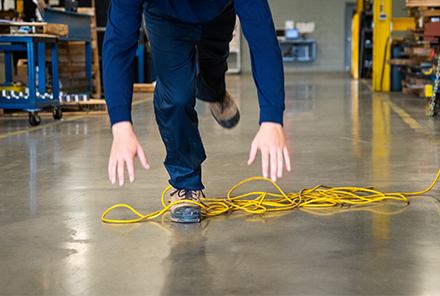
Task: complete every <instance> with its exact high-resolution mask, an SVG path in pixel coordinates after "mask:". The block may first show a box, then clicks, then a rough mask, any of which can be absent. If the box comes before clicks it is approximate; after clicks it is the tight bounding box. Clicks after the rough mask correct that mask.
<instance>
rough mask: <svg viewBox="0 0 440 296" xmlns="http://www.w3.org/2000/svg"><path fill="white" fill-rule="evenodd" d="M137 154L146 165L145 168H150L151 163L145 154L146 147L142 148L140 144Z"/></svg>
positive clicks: (143, 164)
mask: <svg viewBox="0 0 440 296" xmlns="http://www.w3.org/2000/svg"><path fill="white" fill-rule="evenodd" d="M137 155H138V157H139V161H140V162H141V164H142V166H143V167H144V169H146V170H149V169H150V165H149V164H148V161H147V157H146V156H145V152H144V149H142V147H141V146H139V148H138V150H137Z"/></svg>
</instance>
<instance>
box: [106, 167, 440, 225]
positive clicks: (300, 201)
mask: <svg viewBox="0 0 440 296" xmlns="http://www.w3.org/2000/svg"><path fill="white" fill-rule="evenodd" d="M439 177H440V170H439V171H438V173H437V176H436V178H435V180H434V182H433V183H432V184H431V186H430V187H429V188H428V189H426V190H423V191H419V192H409V193H404V192H397V193H381V192H379V191H376V190H373V188H372V187H365V188H357V187H329V186H324V185H318V186H316V187H315V188H310V189H303V190H301V191H300V192H299V193H289V194H285V193H284V191H283V190H281V188H280V187H279V186H278V185H277V184H276V183H275V182H273V181H272V180H270V179H266V178H263V177H253V178H249V179H246V180H243V181H241V182H240V183H238V184H237V185H235V186H234V187H232V189H231V190H229V192H228V194H227V196H226V198H202V199H201V202H200V203H198V202H195V201H189V200H181V201H177V202H175V203H172V204H169V205H166V204H165V193H166V192H167V191H168V190H169V189H170V188H172V187H171V186H168V187H167V188H166V189H165V190H164V191H163V193H162V205H163V207H164V208H163V209H162V210H160V211H156V212H154V213H151V214H148V215H142V214H141V213H139V212H138V211H136V210H135V209H134V208H133V207H131V206H129V205H126V204H117V205H114V206H112V207H110V208H109V209H107V210H106V211H105V212H104V213H103V214H102V217H101V219H102V221H103V222H108V223H136V222H140V221H142V220H151V219H155V218H157V217H159V216H161V215H163V214H165V213H166V212H168V211H169V209H170V207H171V206H173V205H174V204H177V203H182V202H186V203H193V204H196V205H199V206H200V207H201V209H202V215H204V216H217V215H221V214H223V213H226V212H228V211H238V210H242V211H246V212H248V213H252V214H262V213H266V212H275V211H285V210H292V209H295V208H306V207H313V208H328V207H335V206H343V205H365V204H369V203H374V202H379V201H384V200H398V201H404V202H406V203H407V204H409V200H408V199H407V198H406V197H405V196H414V195H420V194H423V193H426V192H428V191H430V190H431V189H432V188H433V187H434V185H435V184H436V183H437V180H438V179H439ZM254 180H265V181H267V182H270V183H272V184H273V185H274V186H275V187H276V188H277V189H278V191H279V194H274V193H268V192H249V193H246V194H243V195H239V196H234V197H232V196H231V194H232V192H233V191H234V190H235V189H237V188H238V187H240V186H241V185H243V184H244V183H247V182H250V181H254ZM255 195H257V197H256V198H254V199H245V198H246V197H248V196H255ZM121 207H124V208H128V209H130V210H131V211H133V213H135V214H136V215H138V216H139V218H137V219H129V220H117V219H108V218H106V216H107V214H108V212H110V211H111V210H113V209H115V208H121Z"/></svg>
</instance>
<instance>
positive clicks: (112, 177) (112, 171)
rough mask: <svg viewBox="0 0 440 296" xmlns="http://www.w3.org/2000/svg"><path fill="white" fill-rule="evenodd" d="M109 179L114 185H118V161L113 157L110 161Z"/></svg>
mask: <svg viewBox="0 0 440 296" xmlns="http://www.w3.org/2000/svg"><path fill="white" fill-rule="evenodd" d="M108 178H109V179H110V182H111V183H112V184H115V183H116V161H115V160H114V158H113V157H110V159H109V161H108Z"/></svg>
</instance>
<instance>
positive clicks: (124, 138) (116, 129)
mask: <svg viewBox="0 0 440 296" xmlns="http://www.w3.org/2000/svg"><path fill="white" fill-rule="evenodd" d="M112 132H113V144H112V149H111V152H110V159H109V161H108V176H109V179H110V182H111V183H112V184H115V183H116V176H117V177H118V179H119V186H123V185H124V181H125V164H127V171H128V177H129V180H130V182H133V181H134V163H133V162H134V158H135V157H136V156H138V157H139V161H140V162H141V164H142V166H143V167H144V168H145V169H146V170H148V169H149V168H150V166H149V165H148V162H147V158H146V156H145V153H144V150H143V149H142V147H141V144H140V143H139V141H138V140H137V138H136V136H135V134H134V132H133V127H132V125H131V123H130V122H127V121H123V122H118V123H116V124H114V125H113V127H112Z"/></svg>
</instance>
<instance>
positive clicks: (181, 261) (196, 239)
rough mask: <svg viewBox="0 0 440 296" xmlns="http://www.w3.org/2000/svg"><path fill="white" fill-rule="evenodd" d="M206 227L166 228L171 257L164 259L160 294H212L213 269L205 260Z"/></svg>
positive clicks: (179, 226)
mask: <svg viewBox="0 0 440 296" xmlns="http://www.w3.org/2000/svg"><path fill="white" fill-rule="evenodd" d="M207 225H208V224H207V222H202V223H199V224H177V223H172V224H170V225H169V227H168V229H169V230H170V234H171V241H170V254H169V256H168V257H167V258H166V259H165V260H164V265H165V271H166V275H165V279H166V280H165V284H164V285H163V289H162V291H161V293H160V294H161V295H210V294H212V292H213V291H212V282H213V277H214V276H213V268H212V267H211V266H210V263H209V262H208V260H207V259H206V253H207V252H206V241H207V237H206V226H207Z"/></svg>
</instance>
